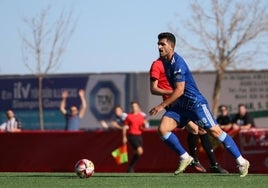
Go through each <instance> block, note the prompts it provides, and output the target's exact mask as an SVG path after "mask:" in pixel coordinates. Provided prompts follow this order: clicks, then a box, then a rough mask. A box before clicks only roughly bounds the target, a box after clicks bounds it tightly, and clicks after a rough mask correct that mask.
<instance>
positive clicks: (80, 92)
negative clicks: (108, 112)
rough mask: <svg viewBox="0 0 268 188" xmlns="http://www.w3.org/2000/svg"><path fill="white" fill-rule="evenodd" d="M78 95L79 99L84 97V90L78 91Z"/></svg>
mask: <svg viewBox="0 0 268 188" xmlns="http://www.w3.org/2000/svg"><path fill="white" fill-rule="evenodd" d="M78 95H79V96H80V97H84V96H85V90H83V89H80V90H79V91H78Z"/></svg>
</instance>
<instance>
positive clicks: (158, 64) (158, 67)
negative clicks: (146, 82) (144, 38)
mask: <svg viewBox="0 0 268 188" xmlns="http://www.w3.org/2000/svg"><path fill="white" fill-rule="evenodd" d="M150 78H153V79H156V80H158V87H159V88H161V89H165V90H172V87H171V86H170V84H169V82H168V79H167V76H166V73H165V69H164V65H163V61H162V60H161V59H160V58H159V59H157V60H156V61H154V62H153V63H152V65H151V69H150ZM168 97H169V96H168V95H163V100H166V99H167V98H168Z"/></svg>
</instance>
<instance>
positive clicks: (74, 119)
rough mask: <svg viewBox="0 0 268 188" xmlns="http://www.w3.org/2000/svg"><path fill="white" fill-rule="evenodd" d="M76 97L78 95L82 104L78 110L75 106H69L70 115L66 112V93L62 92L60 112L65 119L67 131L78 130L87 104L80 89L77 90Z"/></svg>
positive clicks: (83, 92)
mask: <svg viewBox="0 0 268 188" xmlns="http://www.w3.org/2000/svg"><path fill="white" fill-rule="evenodd" d="M78 95H79V97H80V100H81V103H82V105H81V108H80V109H79V110H78V108H77V107H76V106H71V107H70V113H68V112H67V110H66V100H67V98H68V91H63V92H62V100H61V103H60V111H61V113H62V114H63V115H64V116H65V119H66V127H65V130H69V131H77V130H79V127H80V120H81V119H82V118H83V117H84V115H85V112H86V108H87V103H86V99H85V91H84V90H82V89H81V90H79V91H78Z"/></svg>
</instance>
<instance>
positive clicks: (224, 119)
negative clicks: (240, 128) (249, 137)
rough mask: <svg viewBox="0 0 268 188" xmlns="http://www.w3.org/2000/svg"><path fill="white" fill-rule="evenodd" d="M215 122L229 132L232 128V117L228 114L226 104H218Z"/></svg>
mask: <svg viewBox="0 0 268 188" xmlns="http://www.w3.org/2000/svg"><path fill="white" fill-rule="evenodd" d="M217 122H218V123H219V125H220V127H221V129H222V130H224V131H225V132H227V133H229V132H230V131H231V129H232V118H231V116H230V115H229V112H228V108H227V106H226V105H220V106H219V115H218V117H217Z"/></svg>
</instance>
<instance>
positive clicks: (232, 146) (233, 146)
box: [219, 132, 241, 159]
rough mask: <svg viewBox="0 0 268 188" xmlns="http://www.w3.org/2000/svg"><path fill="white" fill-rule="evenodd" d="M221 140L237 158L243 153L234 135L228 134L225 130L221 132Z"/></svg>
mask: <svg viewBox="0 0 268 188" xmlns="http://www.w3.org/2000/svg"><path fill="white" fill-rule="evenodd" d="M219 140H220V141H221V143H222V144H223V145H224V147H225V148H226V149H227V150H228V151H229V152H230V153H231V154H232V155H233V156H234V157H235V159H237V158H238V157H239V156H240V155H241V153H240V151H239V149H238V147H237V145H236V143H235V142H234V140H233V139H232V137H230V136H229V135H228V134H226V132H223V133H222V134H221V136H220V137H219Z"/></svg>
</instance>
